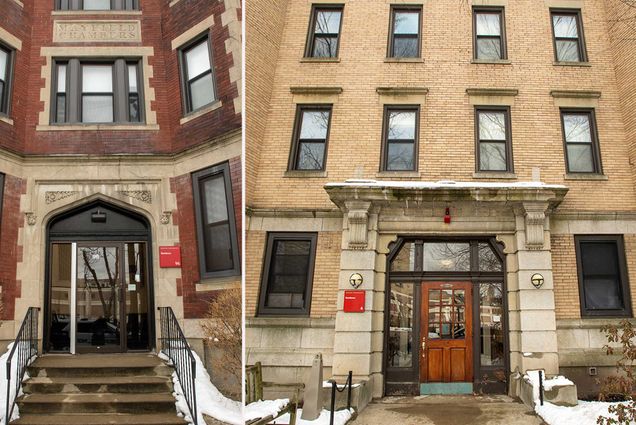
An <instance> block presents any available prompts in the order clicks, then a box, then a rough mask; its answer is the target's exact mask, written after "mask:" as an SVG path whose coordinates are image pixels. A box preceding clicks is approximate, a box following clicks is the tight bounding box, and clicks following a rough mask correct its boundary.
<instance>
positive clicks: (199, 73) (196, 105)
mask: <svg viewBox="0 0 636 425" xmlns="http://www.w3.org/2000/svg"><path fill="white" fill-rule="evenodd" d="M180 55H181V69H182V73H183V92H184V97H185V110H186V113H188V112H193V111H196V110H198V109H201V108H203V107H205V106H207V105H210V104H211V103H212V102H214V101H215V100H216V96H215V93H214V75H213V72H212V56H211V54H210V46H209V39H208V37H207V36H206V37H204V38H203V39H198V40H197V41H195V42H194V43H192V44H190V45H188V46H186V47H184V48H182V49H181V50H180Z"/></svg>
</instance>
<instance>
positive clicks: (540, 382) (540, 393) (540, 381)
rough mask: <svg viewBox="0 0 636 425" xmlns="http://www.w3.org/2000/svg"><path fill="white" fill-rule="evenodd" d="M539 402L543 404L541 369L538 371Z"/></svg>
mask: <svg viewBox="0 0 636 425" xmlns="http://www.w3.org/2000/svg"><path fill="white" fill-rule="evenodd" d="M539 402H540V403H541V406H543V371H542V370H540V371H539Z"/></svg>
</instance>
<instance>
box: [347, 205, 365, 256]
mask: <svg viewBox="0 0 636 425" xmlns="http://www.w3.org/2000/svg"><path fill="white" fill-rule="evenodd" d="M346 206H347V210H348V211H347V221H348V224H349V249H365V248H366V247H367V244H368V240H367V230H368V227H369V207H370V206H371V202H363V201H353V202H347V203H346Z"/></svg>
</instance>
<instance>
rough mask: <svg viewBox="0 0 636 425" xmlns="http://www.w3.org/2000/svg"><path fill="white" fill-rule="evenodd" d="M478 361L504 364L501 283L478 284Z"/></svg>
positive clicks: (486, 364) (487, 364) (482, 363)
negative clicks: (479, 342)
mask: <svg viewBox="0 0 636 425" xmlns="http://www.w3.org/2000/svg"><path fill="white" fill-rule="evenodd" d="M479 316H480V332H479V335H480V340H481V344H480V345H481V349H480V361H481V365H482V366H502V365H503V364H504V344H503V330H502V326H503V323H502V321H503V296H502V289H501V283H481V284H480V285H479Z"/></svg>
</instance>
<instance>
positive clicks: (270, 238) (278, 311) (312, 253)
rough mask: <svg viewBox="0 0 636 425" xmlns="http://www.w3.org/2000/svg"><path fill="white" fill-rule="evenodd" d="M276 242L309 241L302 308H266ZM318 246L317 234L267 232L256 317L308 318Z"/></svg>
mask: <svg viewBox="0 0 636 425" xmlns="http://www.w3.org/2000/svg"><path fill="white" fill-rule="evenodd" d="M278 240H284V241H293V240H309V241H310V248H309V267H308V270H307V284H306V285H305V304H304V306H303V308H273V307H266V306H265V301H266V298H267V290H268V286H269V276H270V271H271V268H272V261H273V258H274V256H273V248H274V243H275V242H276V241H278ZM317 245H318V233H317V232H267V238H266V241H265V252H264V255H263V258H264V261H263V266H262V272H261V284H260V289H259V296H258V311H257V316H298V317H309V315H310V312H311V301H312V291H313V283H314V282H313V280H314V270H315V265H316V251H317Z"/></svg>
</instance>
